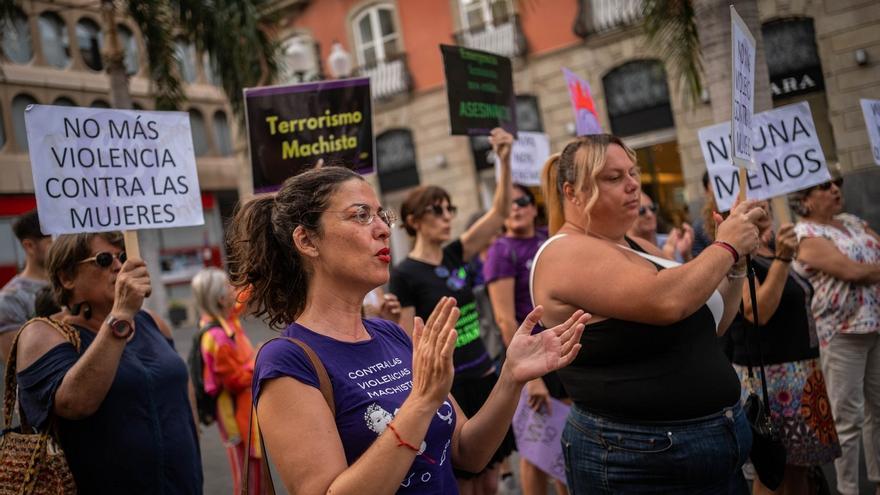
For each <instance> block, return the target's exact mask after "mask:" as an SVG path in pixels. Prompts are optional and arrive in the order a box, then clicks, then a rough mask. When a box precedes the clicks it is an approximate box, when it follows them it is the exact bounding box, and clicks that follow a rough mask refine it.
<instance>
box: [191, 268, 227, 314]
mask: <svg viewBox="0 0 880 495" xmlns="http://www.w3.org/2000/svg"><path fill="white" fill-rule="evenodd" d="M192 290H193V297H194V298H195V300H196V304H197V305H198V307H199V311H200V312H201V313H202V314H206V315H208V316H210V317H211V318H212V319H214V320H217V321H221V322H222V321H224V320H225V319H226V316H227V315H226V314H224V310H223V308H222V307H221V305H220V299H221V298H222V297H224V296H226V294H228V291H229V279H228V278H227V277H226V272H224V271H223V270H221V269H219V268H215V267H211V268H205V269H203V270H201V271H199V273H197V274H196V276H195V277H193V280H192Z"/></svg>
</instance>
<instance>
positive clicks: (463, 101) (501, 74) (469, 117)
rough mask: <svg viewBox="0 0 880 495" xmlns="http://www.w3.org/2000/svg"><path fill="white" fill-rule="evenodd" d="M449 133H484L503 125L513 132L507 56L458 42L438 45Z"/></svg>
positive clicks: (511, 77) (508, 60)
mask: <svg viewBox="0 0 880 495" xmlns="http://www.w3.org/2000/svg"><path fill="white" fill-rule="evenodd" d="M440 51H441V53H442V54H443V68H444V71H445V73H446V95H447V99H448V101H449V122H450V125H451V131H452V134H454V135H455V134H458V135H462V134H463V135H469V136H486V135H488V134H489V133H490V132H491V131H492V129H493V128H495V127H502V128H504V129H505V130H506V131H507V132H510V133H511V134H513V135H514V136H516V132H517V125H516V111H515V107H514V105H515V102H514V94H513V75H512V71H511V66H510V59H509V58H507V57H502V56H499V55H495V54H492V53H488V52H483V51H479V50H471V49H469V48H463V47H460V46H449V45H440Z"/></svg>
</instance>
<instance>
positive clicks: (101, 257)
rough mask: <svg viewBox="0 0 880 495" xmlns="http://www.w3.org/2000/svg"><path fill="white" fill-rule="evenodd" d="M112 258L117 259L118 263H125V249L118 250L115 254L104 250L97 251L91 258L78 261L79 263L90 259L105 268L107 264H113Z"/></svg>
mask: <svg viewBox="0 0 880 495" xmlns="http://www.w3.org/2000/svg"><path fill="white" fill-rule="evenodd" d="M113 258H116V259H118V260H119V262H120V263H125V260H127V259H128V257H127V256H126V255H125V251H120V252H118V253H116V254H113V253H108V252H106V251H105V252H102V253H98V254H96V255H94V256H92V257H91V258H86V259H84V260H82V261H80V263H88V262H90V261H94V262H95V264H96V265H98V266H100V267H101V268H107V267H108V266H110V265H112V264H113Z"/></svg>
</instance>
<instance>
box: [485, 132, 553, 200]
mask: <svg viewBox="0 0 880 495" xmlns="http://www.w3.org/2000/svg"><path fill="white" fill-rule="evenodd" d="M549 157H550V138H548V137H547V135H546V134H544V133H542V132H528V131H519V134H518V137H517V139H516V141H514V142H513V146H512V147H511V149H510V177H511V180H512V181H513V183H514V184H522V185H524V186H540V185H541V169H542V168H543V166H544V162H545V161H547V158H549ZM499 166H500V163H499V162H498V160H496V161H495V177H496V178H497V177H498V173H499V171H500V169H499V168H498V167H499Z"/></svg>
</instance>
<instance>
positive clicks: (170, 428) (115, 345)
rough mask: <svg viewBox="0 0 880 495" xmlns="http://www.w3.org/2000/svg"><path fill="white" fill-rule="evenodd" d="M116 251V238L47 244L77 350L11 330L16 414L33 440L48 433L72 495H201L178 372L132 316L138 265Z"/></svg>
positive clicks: (182, 374)
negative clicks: (54, 437) (66, 468)
mask: <svg viewBox="0 0 880 495" xmlns="http://www.w3.org/2000/svg"><path fill="white" fill-rule="evenodd" d="M122 249H123V242H122V236H121V234H119V233H118V232H112V233H101V234H72V235H62V236H60V237H58V239H56V240H55V242H54V243H53V244H52V247H51V248H50V249H49V255H48V262H47V271H48V272H49V277H50V280H51V285H52V291H53V294H54V297H55V299H56V301H57V302H58V303H59V304H60V305H61V306H62V307H64V308H66V311H65V312H64V313H62V316H60V320H61V322H62V323H63V324H64V325H67V328H68V330H69V331H70V334H71V335H72V336H75V337H76V338H77V339H78V340H79V342H80V346H79V350H78V351H77V349H76V347H75V346H74V345H73V344H71V343H70V342H69V341H68V339H67V338H65V336H64V335H62V333H61V332H60V331H58V330H56V329H55V328H54V327H53V326H52V325H50V324H49V323H48V322H46V321H45V320H32V321H31V323H30V324H28V325H26V326H25V327H24V328H23V329H22V330H21V332H20V333H19V336H18V340H17V343H16V346H17V350H16V351H17V353H16V358H17V361H18V362H17V365H16V373H17V378H18V386H19V399H20V402H21V410H22V411H23V413H24V416H25V418H26V420H27V423H28V424H30V425H32V426H33V427H35V428H36V429H38V430H41V431H42V430H43V429H45V428H49V427H51V425H52V424H53V423H54V427H55V429H56V431H57V432H58V437H59V440H60V442H61V447H62V448H63V449H64V453H65V455H66V457H67V462H68V463H69V465H70V470H71V472H72V473H73V477H74V480H75V482H76V486H77V490H78V491H79V492H80V493H98V494H100V493H108V494H109V493H168V494H174V493H180V494H192V493H201V492H202V465H201V459H200V457H199V446H198V434H197V431H196V426H195V422H194V416H193V408H192V404H191V402H190V395H189V389H188V384H189V379H188V376H189V375H188V373H187V369H186V364H185V363H184V362H183V360H182V359H181V358H180V356H179V355H178V354H177V351H175V350H174V344H173V341H172V339H171V330H170V328H169V327H168V325H167V324H166V323H165V322H164V321H162V319H161V318H159V317H158V316H156V315H155V314H153V313H152V312H150V311H148V310H144V309H142V307H141V306H142V304H143V301H144V298H145V297H147V296H149V294H150V291H151V286H150V275H149V273H148V272H147V266H146V264H144V262H143V260H140V259H127V257H126V255H125V252H124V251H123V250H122Z"/></svg>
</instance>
